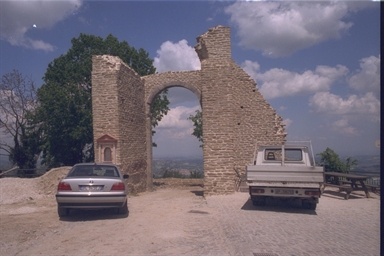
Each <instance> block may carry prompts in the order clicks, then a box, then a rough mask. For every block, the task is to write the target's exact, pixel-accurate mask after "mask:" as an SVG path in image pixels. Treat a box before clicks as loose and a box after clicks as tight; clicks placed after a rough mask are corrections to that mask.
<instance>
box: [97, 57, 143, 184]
mask: <svg viewBox="0 0 384 256" xmlns="http://www.w3.org/2000/svg"><path fill="white" fill-rule="evenodd" d="M92 61H93V63H94V64H93V71H92V84H93V88H92V109H93V129H94V131H93V133H94V145H95V162H102V161H101V159H98V156H99V152H98V150H99V149H98V147H97V142H96V140H97V139H98V138H100V137H101V136H103V135H105V134H108V135H110V136H112V137H114V138H116V139H117V145H116V159H115V161H114V162H115V163H116V164H117V165H118V166H119V167H120V168H121V169H122V171H123V172H124V173H126V174H129V179H128V186H129V190H130V191H145V190H146V187H147V182H146V181H147V147H146V142H147V139H146V136H147V134H146V129H145V127H146V116H145V102H144V83H143V81H142V80H141V78H140V76H139V75H138V74H137V73H136V72H135V71H134V70H133V69H131V68H130V67H129V66H127V65H126V64H125V63H123V62H122V61H121V60H120V58H118V57H113V56H108V55H103V56H93V59H92Z"/></svg>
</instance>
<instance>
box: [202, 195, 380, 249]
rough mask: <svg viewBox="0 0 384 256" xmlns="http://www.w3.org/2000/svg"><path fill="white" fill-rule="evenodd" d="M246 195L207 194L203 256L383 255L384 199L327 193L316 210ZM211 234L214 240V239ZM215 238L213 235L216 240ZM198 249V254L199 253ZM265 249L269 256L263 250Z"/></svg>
mask: <svg viewBox="0 0 384 256" xmlns="http://www.w3.org/2000/svg"><path fill="white" fill-rule="evenodd" d="M248 198H249V197H248V195H247V194H246V193H236V194H234V195H230V196H213V197H208V198H207V208H208V209H207V211H208V212H210V214H209V215H208V216H202V218H207V220H205V221H204V225H203V227H204V228H202V226H200V229H199V228H197V229H195V232H196V234H200V238H202V239H199V242H198V244H200V245H201V246H199V247H198V248H196V250H197V251H198V252H199V253H201V254H204V255H207V254H208V255H209V254H211V255H218V254H220V255H257V254H258V253H259V254H260V255H297V256H299V255H303V256H304V255H380V199H379V197H378V196H376V195H373V196H372V198H370V199H367V198H364V196H363V193H360V192H359V193H355V195H354V196H353V198H351V199H349V200H344V199H343V198H342V195H341V194H340V193H336V192H330V193H328V192H327V193H325V194H324V195H323V196H322V197H321V198H320V203H319V205H318V207H317V210H316V211H311V210H304V209H301V207H300V206H299V205H295V204H285V205H281V204H279V203H277V202H270V203H269V205H268V204H267V206H266V207H255V206H253V205H252V202H251V201H250V200H249V199H248ZM209 238H211V239H209ZM212 238H213V239H212ZM199 253H198V254H199ZM261 253H264V254H261Z"/></svg>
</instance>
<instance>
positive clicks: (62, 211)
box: [57, 206, 69, 218]
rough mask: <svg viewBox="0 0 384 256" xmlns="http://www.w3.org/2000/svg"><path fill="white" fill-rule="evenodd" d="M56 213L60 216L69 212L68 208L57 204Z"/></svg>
mask: <svg viewBox="0 0 384 256" xmlns="http://www.w3.org/2000/svg"><path fill="white" fill-rule="evenodd" d="M57 214H58V215H59V217H60V218H61V217H65V216H67V215H68V214H69V209H68V208H64V207H60V206H58V207H57Z"/></svg>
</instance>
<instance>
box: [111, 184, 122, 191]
mask: <svg viewBox="0 0 384 256" xmlns="http://www.w3.org/2000/svg"><path fill="white" fill-rule="evenodd" d="M112 190H125V185H124V183H123V182H118V183H115V184H113V186H112V188H111V191H112Z"/></svg>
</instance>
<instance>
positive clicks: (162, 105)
mask: <svg viewBox="0 0 384 256" xmlns="http://www.w3.org/2000/svg"><path fill="white" fill-rule="evenodd" d="M167 93H168V90H167V89H166V90H164V91H163V92H162V93H161V94H159V95H158V96H157V97H156V98H155V100H154V102H153V104H152V106H151V113H152V119H151V121H152V128H154V127H156V126H157V125H158V124H159V122H160V121H161V119H162V118H163V117H164V116H165V115H166V114H167V113H168V111H169V107H168V105H169V100H168V98H167ZM155 133H156V131H154V130H153V129H152V136H153V135H154V134H155ZM152 146H153V147H157V144H156V143H155V142H152Z"/></svg>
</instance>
